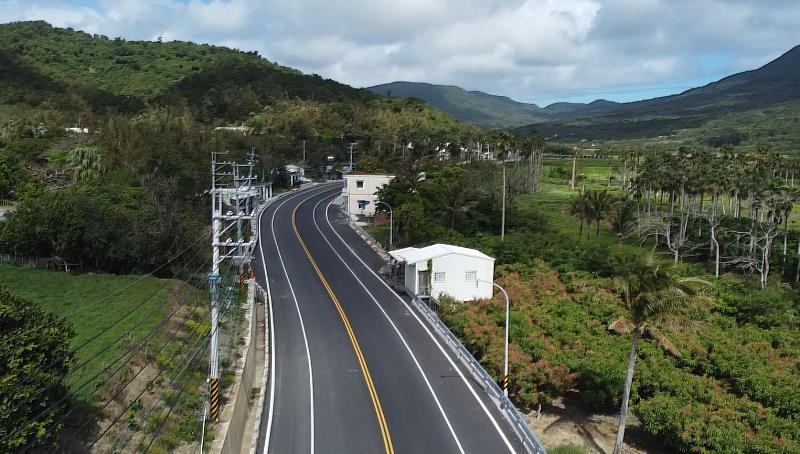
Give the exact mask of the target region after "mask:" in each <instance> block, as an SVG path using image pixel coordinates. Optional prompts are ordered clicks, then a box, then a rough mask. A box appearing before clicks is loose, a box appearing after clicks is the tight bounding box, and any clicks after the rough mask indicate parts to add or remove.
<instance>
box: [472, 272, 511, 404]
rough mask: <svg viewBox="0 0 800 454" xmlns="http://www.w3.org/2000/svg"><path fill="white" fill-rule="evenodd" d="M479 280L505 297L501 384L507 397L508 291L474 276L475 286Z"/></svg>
mask: <svg viewBox="0 0 800 454" xmlns="http://www.w3.org/2000/svg"><path fill="white" fill-rule="evenodd" d="M480 282H485V283H487V284H492V285H494V286H495V287H497V288H499V289H500V291H501V292H502V293H503V297H505V299H506V336H505V337H506V338H505V347H504V354H503V380H502V385H503V394H505V396H506V397H508V313H509V309H510V304H509V301H508V293H506V290H505V289H504V288H503V287H500V286H499V285H497V284H495V283H494V282H489V281H485V280H483V279H477V278H476V279H475V286H476V287H477V286H478V283H480Z"/></svg>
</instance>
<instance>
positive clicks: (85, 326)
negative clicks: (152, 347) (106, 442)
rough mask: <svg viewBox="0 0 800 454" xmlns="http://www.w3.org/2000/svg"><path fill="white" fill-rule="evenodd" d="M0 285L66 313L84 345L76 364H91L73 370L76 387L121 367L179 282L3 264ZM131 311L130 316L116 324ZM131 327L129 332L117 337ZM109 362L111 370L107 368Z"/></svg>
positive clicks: (86, 392)
mask: <svg viewBox="0 0 800 454" xmlns="http://www.w3.org/2000/svg"><path fill="white" fill-rule="evenodd" d="M0 284H3V285H5V286H6V287H7V288H8V289H9V290H10V291H11V292H12V293H14V294H15V295H17V296H19V297H22V298H25V299H28V300H30V301H33V302H35V303H37V304H38V305H40V306H41V307H42V308H43V309H44V310H46V311H49V312H52V313H54V314H56V316H57V317H59V318H60V317H64V316H66V320H67V321H68V322H69V323H70V324H71V325H72V326H73V328H74V329H75V337H74V338H73V340H72V346H73V348H78V347H80V346H82V345H84V344H85V346H84V347H82V348H81V349H80V350H79V351H78V353H77V357H76V360H75V366H78V365H81V364H83V363H84V362H86V363H87V364H86V366H85V367H83V368H80V369H78V370H74V371H73V373H72V374H71V376H70V385H71V386H73V388H77V387H78V386H79V385H81V384H82V383H84V382H85V381H86V380H88V379H90V378H91V377H93V376H94V375H95V374H98V373H100V374H101V377H102V376H105V375H107V374H108V373H110V372H112V371H113V370H114V369H115V368H116V367H117V366H119V365H120V364H121V362H118V363H116V364H114V363H113V362H114V361H115V360H116V359H117V358H118V357H120V356H121V355H122V354H123V352H124V351H125V350H126V349H125V346H126V345H127V344H128V343H130V342H131V340H133V342H134V343H138V342H139V340H140V339H142V338H144V337H145V336H146V335H147V333H148V332H150V331H151V330H153V329H154V328H155V327H156V326H157V324H158V322H159V321H160V320H161V319H162V318H163V317H165V316H166V314H167V313H168V306H169V303H170V302H171V298H174V297H175V296H176V295H177V293H178V290H179V289H180V288H181V284H180V283H179V282H178V281H173V280H166V279H156V278H151V277H141V276H111V275H94V274H85V275H72V274H68V273H64V272H57V271H48V270H37V269H30V268H23V267H16V266H7V265H0ZM109 295H113V296H111V297H109ZM137 307H138V309H135V308H137ZM134 309H135V310H134ZM131 311H133V313H132V314H131V316H130V317H128V318H126V319H124V320H122V321H120V322H119V323H117V324H116V325H114V323H115V322H117V321H118V320H120V319H121V318H122V317H123V316H124V315H125V314H127V313H128V312H131ZM106 330H107V331H106ZM129 331H130V332H131V335H130V336H126V337H125V338H124V339H123V340H121V341H118V340H117V339H118V338H119V337H120V336H122V335H123V334H125V333H127V332H129ZM95 338H96V339H95ZM93 339H94V340H93ZM95 357H96V358H95ZM93 358H94V359H93ZM107 366H108V367H109V370H108V371H106V372H105V373H103V369H105V368H106V367H107ZM93 391H94V389H93V387H92V386H86V387H85V388H83V389H82V390H81V391H79V395H81V396H86V395H89V394H91V393H92V392H93Z"/></svg>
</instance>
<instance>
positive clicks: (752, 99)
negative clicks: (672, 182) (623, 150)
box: [369, 46, 800, 138]
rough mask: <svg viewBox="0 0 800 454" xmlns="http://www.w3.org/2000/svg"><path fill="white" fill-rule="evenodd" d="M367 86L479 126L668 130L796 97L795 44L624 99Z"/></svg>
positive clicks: (799, 89) (585, 132) (798, 50)
mask: <svg viewBox="0 0 800 454" xmlns="http://www.w3.org/2000/svg"><path fill="white" fill-rule="evenodd" d="M369 90H371V91H372V92H374V93H378V94H381V95H387V94H391V95H392V96H400V97H414V98H420V99H422V100H424V101H426V102H428V103H429V104H431V105H433V106H434V107H436V108H438V109H440V110H442V111H444V112H445V113H448V114H450V115H452V116H454V117H455V118H457V119H460V120H463V121H466V122H470V123H474V124H476V125H479V126H484V127H519V126H523V125H525V127H524V129H526V130H536V131H538V132H540V133H542V134H544V135H553V134H561V135H562V136H565V135H566V136H575V137H578V136H580V137H584V138H603V137H614V136H619V137H623V136H624V137H642V136H649V135H651V134H656V135H658V134H669V133H671V132H672V131H674V130H675V129H679V128H684V127H692V126H697V125H698V124H700V123H702V122H703V121H707V120H708V119H712V118H717V117H719V116H720V115H724V114H728V113H732V112H740V111H744V110H748V109H755V108H761V107H768V106H772V105H776V104H781V103H786V102H792V101H797V100H800V46H797V47H794V48H793V49H791V50H789V51H788V52H786V53H785V54H783V55H782V56H780V57H779V58H777V59H776V60H774V61H772V62H770V63H768V64H766V65H764V66H762V67H761V68H758V69H755V70H752V71H745V72H742V73H738V74H734V75H732V76H729V77H726V78H724V79H721V80H719V81H717V82H713V83H710V84H708V85H705V86H703V87H698V88H693V89H691V90H687V91H685V92H683V93H679V94H676V95H671V96H664V97H659V98H654V99H647V100H642V101H635V102H629V103H617V102H613V101H608V100H604V99H599V100H596V101H593V102H591V103H588V104H583V103H567V102H559V103H554V104H551V105H549V106H547V107H545V108H540V107H538V106H537V105H536V104H526V103H521V102H518V101H514V100H512V99H510V98H508V97H505V96H496V95H490V94H487V93H483V92H479V91H466V90H463V89H461V88H459V87H454V86H443V85H433V84H425V83H416V82H394V83H389V84H384V85H377V86H375V87H370V88H369ZM579 119H580V121H578V120H579ZM573 120H574V121H573ZM526 121H527V123H523V122H526ZM587 122H588V124H587Z"/></svg>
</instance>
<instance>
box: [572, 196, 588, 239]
mask: <svg viewBox="0 0 800 454" xmlns="http://www.w3.org/2000/svg"><path fill="white" fill-rule="evenodd" d="M589 211H590V210H589V203H588V201H587V199H586V194H585V193H583V192H580V193H578V195H577V196H575V197H574V198H573V199H572V201H571V202H570V207H569V214H571V215H572V216H574V217H575V218H577V219H578V220H579V221H580V223H581V227H580V230H578V241H580V240H581V237H583V223H584V222H590V214H589Z"/></svg>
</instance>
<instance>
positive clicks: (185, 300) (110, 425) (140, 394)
mask: <svg viewBox="0 0 800 454" xmlns="http://www.w3.org/2000/svg"><path fill="white" fill-rule="evenodd" d="M200 287H201V286H195V287H193V289H192V291H191V292H190V293H189V294H188V295H186V297H185V298H184V299H183V303H182V304H181V306H180V307H179V308H178V309H177V310H176V311H175V313H177V311H179V310H180V309H182V308H184V307H186V304H188V301H189V299H190V298H191V297H192V296H194V294H195V293H197V291H198V290H200ZM173 315H174V313H173ZM209 315H210V313H206V315H205V316H204V317H203V318H202V319H200V322H199V323H201V324H202V323H205V320H206V319H208V316H209ZM169 318H172V317H171V316H170V317H169ZM186 322H187V320H184V321H183V323H182V324H181V325H180V326H178V327H175V329H174V330H172V333H171V334H170V336H169V339H167V340H166V341H164V342H163V343H162V344H161V347H160V348H159V349H158V350H157V351H156V352H155V353H153V355H152V357H153V358H157V357H158V355H159V354H161V352H162V351H164V349H165V348H166V347H167V345H169V344H170V342H172V341H173V340H175V337H176V336H177V334H178V333H179V332H180V331H181V329H182V328H183V327H184V326H186ZM175 355H177V352H176V354H175ZM152 362H153V360H152V359H149V360H147V362H145V363H144V364H142V366H141V367H139V370H138V371H137V372H136V373H135V374H134V375H133V376H132V377H131V378H130V379H129V380H128V381H127V383H126V384H125V386H123V388H127V387H128V386H130V384H131V383H133V381H134V380H136V378H137V377H138V376H139V375H140V374H141V373H142V371H144V370H145V369H146V368H147V366H148V365H150V364H151V363H152ZM109 381H110V380H109ZM146 390H147V388H144V389H142V391H141V392H140V393H139V395H138V396H137V397H136V399H138V398H139V397H141V396H142V394H144V392H145V391H146ZM136 399H134V400H133V401H135V400H136ZM113 401H114V399H113V398H109V399H108V400H107V401H106V402H105V404H104V405H103V406H102V407H101V408H100V409H98V410H97V411H98V413H102V412H103V411H104V410H105V409H106V408H107V407H108V406H109V405H110V404H111V402H113ZM133 401H132V402H133ZM129 407H130V404H129V405H128V406H126V407H125V408H123V410H122V412H120V414H119V415H118V416H117V417H116V418H115V419H114V420H113V421H112V422H111V423H110V424H109V425H108V426H107V427H106V429H105V430H104V431H103V432H102V433H101V434H100V435H99V436H98V437H97V438H96V439H95V441H94V442H93V443H92V446H93V445H94V444H95V443H97V441H99V440H100V439H101V438H103V436H104V435H105V434H106V432H108V431H109V430H110V429H111V428H112V427H113V426H114V424H116V422H117V421H119V419H120V418H121V417H122V415H124V414H125V412H126V411H127V410H128V408H129ZM73 411H74V409H72V410H70V411H69V412H68V413H66V414H65V415H64V416H62V417H61V419H60V420H59V421H57V422H56V424H55V425H58V424H59V423H60V422H61V421H63V420H64V419H66V418H67V417H68V416H69V415H70V414H71V413H72V412H73ZM90 421H93V420H92V419H89V418H87V419H86V420H85V421H84V422H83V424H81V425H80V426H79V427H78V428H77V431H78V432H79V431H80V430H81V429H83V428H84V427H85V426H86V424H88V423H89V422H90Z"/></svg>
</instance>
